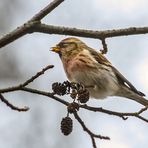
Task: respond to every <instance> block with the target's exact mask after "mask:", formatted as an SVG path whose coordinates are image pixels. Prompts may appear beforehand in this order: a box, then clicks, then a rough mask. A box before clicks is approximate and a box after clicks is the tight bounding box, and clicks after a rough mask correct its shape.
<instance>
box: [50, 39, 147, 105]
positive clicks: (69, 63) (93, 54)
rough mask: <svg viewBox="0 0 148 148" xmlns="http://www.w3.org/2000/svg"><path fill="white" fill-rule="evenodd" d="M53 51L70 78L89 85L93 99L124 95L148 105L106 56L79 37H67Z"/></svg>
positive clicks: (140, 93) (142, 95)
mask: <svg viewBox="0 0 148 148" xmlns="http://www.w3.org/2000/svg"><path fill="white" fill-rule="evenodd" d="M52 51H54V52H56V53H58V54H59V56H60V58H61V61H62V63H63V66H64V70H65V72H66V75H67V77H68V79H69V80H70V81H72V82H78V83H82V84H83V85H84V86H88V91H89V93H90V96H91V97H92V98H96V99H103V98H106V97H107V96H120V97H126V98H128V99H131V100H134V101H137V102H139V103H140V104H142V105H144V106H147V105H148V100H146V99H145V98H144V96H145V95H144V94H143V93H142V92H140V91H138V90H137V89H136V88H135V87H134V86H133V85H132V84H131V83H130V82H129V81H128V80H127V79H126V78H125V77H124V76H123V75H122V74H121V73H120V72H119V71H118V70H117V69H116V68H115V67H114V66H112V64H111V63H110V62H109V61H108V60H107V59H106V58H105V57H104V56H103V54H101V53H99V52H97V51H96V50H94V49H92V48H91V47H88V46H87V45H86V44H85V43H84V42H82V41H81V40H79V39H77V38H66V39H64V40H62V41H61V42H60V43H59V44H57V45H56V47H52Z"/></svg>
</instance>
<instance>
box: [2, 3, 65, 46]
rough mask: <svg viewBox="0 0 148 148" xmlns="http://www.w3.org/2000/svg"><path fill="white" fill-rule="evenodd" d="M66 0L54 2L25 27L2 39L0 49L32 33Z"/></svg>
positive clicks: (25, 24)
mask: <svg viewBox="0 0 148 148" xmlns="http://www.w3.org/2000/svg"><path fill="white" fill-rule="evenodd" d="M63 1H64V0H54V1H53V2H51V3H50V4H49V5H47V6H46V7H45V8H44V9H42V10H41V11H40V12H39V13H37V14H35V15H34V16H33V17H32V18H31V19H30V20H29V21H28V22H26V23H24V25H22V26H20V27H17V28H16V29H15V30H13V31H12V32H10V33H8V34H6V35H4V36H3V37H1V38H0V48H1V47H3V46H5V45H7V44H9V43H11V42H13V41H15V40H17V39H18V38H20V37H22V36H24V35H25V34H27V33H32V32H31V30H32V27H33V26H35V24H40V23H41V22H40V20H41V19H42V18H43V17H45V16H46V15H47V14H49V13H50V12H51V11H52V10H54V9H55V8H56V7H57V6H58V5H60V4H61V3H62V2H63Z"/></svg>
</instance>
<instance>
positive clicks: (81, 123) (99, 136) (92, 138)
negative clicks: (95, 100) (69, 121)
mask: <svg viewBox="0 0 148 148" xmlns="http://www.w3.org/2000/svg"><path fill="white" fill-rule="evenodd" d="M73 114H74V117H75V118H76V119H77V121H78V122H79V123H80V125H81V126H82V128H83V130H84V131H85V132H87V134H88V135H89V136H90V138H91V140H92V144H93V148H97V146H96V143H95V138H99V139H104V140H110V138H109V137H107V136H101V135H96V134H94V133H93V132H91V131H90V130H89V129H88V128H87V126H86V125H85V123H84V122H83V121H82V119H81V118H80V117H79V115H78V114H77V112H74V113H73Z"/></svg>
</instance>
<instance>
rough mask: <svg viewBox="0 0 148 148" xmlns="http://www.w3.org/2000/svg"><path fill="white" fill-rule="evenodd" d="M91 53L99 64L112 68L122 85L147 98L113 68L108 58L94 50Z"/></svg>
mask: <svg viewBox="0 0 148 148" xmlns="http://www.w3.org/2000/svg"><path fill="white" fill-rule="evenodd" d="M89 51H90V53H91V54H92V56H93V57H94V58H95V60H96V61H97V62H98V63H100V64H103V65H106V66H109V67H111V68H112V70H113V71H114V73H115V75H116V77H117V79H118V81H119V83H120V84H122V85H124V86H126V87H128V88H129V89H131V90H132V91H134V92H135V93H137V94H138V95H140V96H145V94H144V93H142V92H140V91H138V90H137V89H136V88H135V87H134V86H133V85H132V84H131V83H130V82H129V81H128V80H127V79H126V78H125V77H124V76H123V75H122V74H121V73H120V72H119V71H118V70H117V69H116V68H115V67H114V66H112V64H111V63H110V62H109V61H108V60H107V59H106V57H105V56H103V54H101V53H98V52H97V51H95V50H94V49H90V50H89Z"/></svg>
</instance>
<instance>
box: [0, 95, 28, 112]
mask: <svg viewBox="0 0 148 148" xmlns="http://www.w3.org/2000/svg"><path fill="white" fill-rule="evenodd" d="M0 100H1V101H2V102H4V103H5V104H6V105H7V106H8V107H10V108H11V109H12V110H16V111H19V112H26V111H28V110H29V108H28V107H26V106H24V107H23V108H20V107H17V106H14V105H13V104H12V103H10V102H9V101H8V100H7V99H5V98H4V96H3V95H2V94H0Z"/></svg>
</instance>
